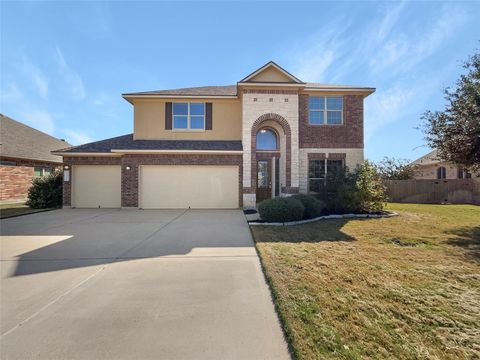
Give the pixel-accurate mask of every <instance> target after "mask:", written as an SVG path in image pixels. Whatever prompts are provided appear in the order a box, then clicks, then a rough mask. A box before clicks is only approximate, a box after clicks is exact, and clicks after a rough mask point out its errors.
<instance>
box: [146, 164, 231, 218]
mask: <svg viewBox="0 0 480 360" xmlns="http://www.w3.org/2000/svg"><path fill="white" fill-rule="evenodd" d="M139 191H140V207H142V208H144V209H155V208H166V209H169V208H171V209H179V208H180V209H182V208H188V207H190V208H192V209H194V208H196V209H205V208H238V166H160V165H159V166H153V165H145V166H141V167H140V181H139Z"/></svg>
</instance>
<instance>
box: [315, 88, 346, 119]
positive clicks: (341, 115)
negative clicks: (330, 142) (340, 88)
mask: <svg viewBox="0 0 480 360" xmlns="http://www.w3.org/2000/svg"><path fill="white" fill-rule="evenodd" d="M313 97H315V98H322V97H323V99H324V106H323V110H321V109H319V110H316V109H315V110H311V109H310V98H313ZM332 97H335V98H336V97H339V98H342V110H329V109H328V108H327V98H332ZM343 100H344V99H343V95H335V96H333V95H332V96H309V100H308V124H309V125H311V126H324V125H328V126H339V125H343ZM320 111H323V122H322V123H321V124H313V123H312V122H310V113H311V112H320ZM329 111H331V112H339V113H340V124H329V123H328V121H327V119H328V115H327V114H328V112H329Z"/></svg>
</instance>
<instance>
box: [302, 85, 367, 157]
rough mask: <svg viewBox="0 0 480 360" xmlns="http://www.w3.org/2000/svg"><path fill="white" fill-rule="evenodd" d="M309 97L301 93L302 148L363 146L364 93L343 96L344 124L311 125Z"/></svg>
mask: <svg viewBox="0 0 480 360" xmlns="http://www.w3.org/2000/svg"><path fill="white" fill-rule="evenodd" d="M308 97H309V95H306V94H300V95H299V104H298V111H299V114H298V119H299V124H298V127H299V129H298V131H299V144H300V148H359V149H361V148H363V96H362V95H344V96H343V125H310V124H309V123H308Z"/></svg>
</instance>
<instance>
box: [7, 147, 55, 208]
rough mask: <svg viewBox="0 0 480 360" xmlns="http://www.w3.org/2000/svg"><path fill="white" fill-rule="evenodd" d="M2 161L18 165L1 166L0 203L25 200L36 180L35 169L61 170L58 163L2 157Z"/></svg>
mask: <svg viewBox="0 0 480 360" xmlns="http://www.w3.org/2000/svg"><path fill="white" fill-rule="evenodd" d="M0 160H2V161H10V162H14V163H15V164H16V165H12V166H10V165H9V166H3V165H1V166H0V201H16V200H25V199H26V198H27V196H28V189H30V186H31V185H32V181H33V179H34V178H35V173H34V168H35V167H37V166H38V167H50V168H61V166H59V164H58V163H52V162H46V161H38V160H32V159H18V158H11V157H8V158H7V157H3V156H2V157H1V158H0Z"/></svg>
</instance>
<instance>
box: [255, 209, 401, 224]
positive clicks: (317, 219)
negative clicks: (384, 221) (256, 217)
mask: <svg viewBox="0 0 480 360" xmlns="http://www.w3.org/2000/svg"><path fill="white" fill-rule="evenodd" d="M393 216H398V214H397V213H395V212H387V213H385V214H343V215H326V216H319V217H316V218H313V219H308V220H300V221H290V222H285V223H281V222H274V223H267V222H256V221H253V222H249V223H248V225H252V226H259V225H264V226H292V225H302V224H308V223H312V222H316V221H319V220H328V219H355V218H360V219H366V218H369V219H375V218H389V217H393Z"/></svg>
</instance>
